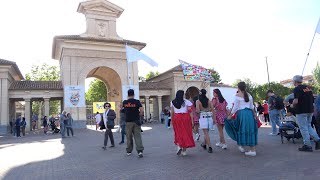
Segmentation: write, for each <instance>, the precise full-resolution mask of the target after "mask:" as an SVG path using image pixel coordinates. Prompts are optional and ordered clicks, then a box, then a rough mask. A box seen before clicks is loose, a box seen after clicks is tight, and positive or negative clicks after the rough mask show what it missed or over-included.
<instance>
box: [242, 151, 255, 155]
mask: <svg viewBox="0 0 320 180" xmlns="http://www.w3.org/2000/svg"><path fill="white" fill-rule="evenodd" d="M244 154H245V155H246V156H256V155H257V153H256V152H255V151H248V152H245V153H244Z"/></svg>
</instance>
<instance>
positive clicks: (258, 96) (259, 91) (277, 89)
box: [252, 82, 293, 102]
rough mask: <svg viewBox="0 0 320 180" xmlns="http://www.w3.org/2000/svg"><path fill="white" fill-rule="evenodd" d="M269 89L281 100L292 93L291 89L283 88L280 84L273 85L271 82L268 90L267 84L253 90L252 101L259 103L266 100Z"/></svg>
mask: <svg viewBox="0 0 320 180" xmlns="http://www.w3.org/2000/svg"><path fill="white" fill-rule="evenodd" d="M269 89H272V90H273V91H274V93H275V94H276V95H278V96H280V97H282V98H285V97H286V96H287V95H289V94H291V93H292V90H293V89H291V88H288V87H285V86H283V85H282V84H280V83H275V82H272V83H270V88H269V84H268V83H266V84H263V85H258V86H257V87H256V88H254V92H253V95H252V96H254V100H255V101H256V102H258V101H259V102H261V101H262V100H266V99H267V91H268V90H269Z"/></svg>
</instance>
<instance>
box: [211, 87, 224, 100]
mask: <svg viewBox="0 0 320 180" xmlns="http://www.w3.org/2000/svg"><path fill="white" fill-rule="evenodd" d="M213 92H214V93H216V94H217V95H218V99H219V102H220V103H223V102H224V101H225V99H224V97H223V96H222V94H221V91H220V90H219V89H214V90H213Z"/></svg>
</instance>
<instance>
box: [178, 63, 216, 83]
mask: <svg viewBox="0 0 320 180" xmlns="http://www.w3.org/2000/svg"><path fill="white" fill-rule="evenodd" d="M179 61H180V64H181V67H182V69H183V75H184V79H185V80H186V81H204V82H211V81H213V80H214V79H213V77H212V75H211V71H210V70H209V69H206V68H204V67H202V66H198V65H194V64H190V63H187V62H185V61H182V60H179Z"/></svg>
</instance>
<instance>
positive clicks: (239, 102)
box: [231, 94, 254, 114]
mask: <svg viewBox="0 0 320 180" xmlns="http://www.w3.org/2000/svg"><path fill="white" fill-rule="evenodd" d="M248 95H249V102H245V101H244V98H242V97H239V96H235V98H234V102H233V108H232V111H231V114H234V113H236V112H237V111H238V110H242V109H245V108H249V109H254V106H253V98H252V96H251V95H250V94H248Z"/></svg>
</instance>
